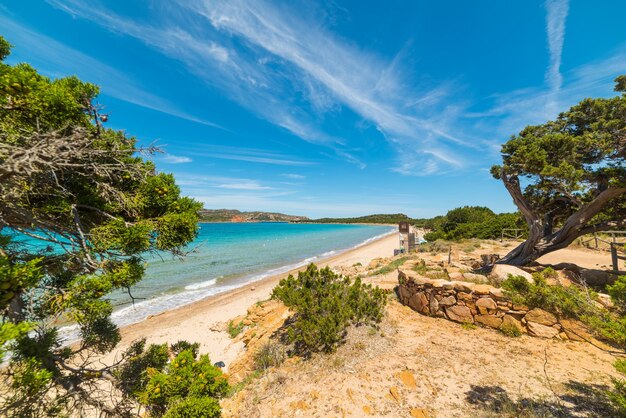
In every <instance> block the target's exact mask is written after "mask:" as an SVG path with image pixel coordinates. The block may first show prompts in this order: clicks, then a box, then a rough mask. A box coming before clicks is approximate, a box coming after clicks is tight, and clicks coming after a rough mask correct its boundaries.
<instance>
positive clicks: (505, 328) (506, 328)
mask: <svg viewBox="0 0 626 418" xmlns="http://www.w3.org/2000/svg"><path fill="white" fill-rule="evenodd" d="M498 329H499V330H500V332H501V333H503V334H504V335H506V336H507V337H520V336H521V335H522V330H520V329H519V328H518V327H517V326H516V325H514V324H510V323H506V324H502V325H500V328H498Z"/></svg>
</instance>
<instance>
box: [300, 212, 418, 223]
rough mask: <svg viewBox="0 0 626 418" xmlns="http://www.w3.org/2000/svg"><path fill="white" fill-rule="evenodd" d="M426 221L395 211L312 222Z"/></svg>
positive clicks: (314, 221)
mask: <svg viewBox="0 0 626 418" xmlns="http://www.w3.org/2000/svg"><path fill="white" fill-rule="evenodd" d="M424 221H425V220H424V219H413V218H410V217H408V216H407V215H405V214H404V213H394V214H378V215H367V216H359V217H356V218H321V219H314V220H311V221H310V222H313V223H321V224H398V223H400V222H408V223H410V224H412V225H416V224H422V223H423V222H424Z"/></svg>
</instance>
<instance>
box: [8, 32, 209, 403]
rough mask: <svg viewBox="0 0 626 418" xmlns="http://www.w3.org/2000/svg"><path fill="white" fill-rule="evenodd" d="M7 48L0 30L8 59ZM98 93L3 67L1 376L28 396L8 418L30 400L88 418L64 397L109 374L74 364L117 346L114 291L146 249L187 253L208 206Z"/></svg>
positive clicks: (133, 278) (84, 392)
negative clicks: (62, 335) (6, 356)
mask: <svg viewBox="0 0 626 418" xmlns="http://www.w3.org/2000/svg"><path fill="white" fill-rule="evenodd" d="M9 53H10V45H9V44H8V42H6V41H5V40H4V38H2V37H0V60H2V59H4V58H6V56H8V54H9ZM97 95H98V87H97V86H95V85H93V84H90V83H85V82H82V81H81V80H79V79H78V78H76V77H67V78H59V79H50V78H48V77H45V76H43V75H41V74H39V73H38V72H37V70H35V69H34V68H32V67H31V66H29V65H28V64H17V65H8V64H6V63H4V62H0V315H1V318H0V322H1V324H2V328H1V331H0V355H1V354H3V352H4V351H5V350H8V349H10V350H11V351H12V353H13V356H12V358H11V360H10V362H9V364H8V366H7V367H4V368H3V370H2V373H4V374H11V375H14V376H21V377H20V378H19V379H14V382H19V384H20V385H21V386H19V387H18V386H15V387H14V388H13V389H14V390H15V391H21V392H22V394H24V393H25V394H28V397H27V398H24V397H21V398H19V402H21V403H20V404H19V405H17V404H16V403H15V402H13V403H8V402H5V399H2V400H1V401H0V415H2V414H3V413H5V412H6V409H7V408H8V407H11V408H12V409H13V410H15V409H16V408H17V409H19V408H21V407H24V408H28V406H29V404H30V405H31V406H32V405H35V406H36V408H35V407H33V408H35V409H34V412H32V414H34V415H37V414H42V415H45V414H48V413H49V411H50V410H55V411H57V412H55V414H57V415H58V414H61V413H66V414H70V413H71V412H72V413H75V414H76V415H80V414H81V413H82V411H80V410H76V408H80V407H81V406H82V403H81V402H79V401H78V400H77V399H73V400H72V402H69V401H67V400H68V396H71V397H79V396H85V397H88V396H90V389H86V387H94V386H98V384H96V383H95V382H94V381H96V380H98V379H101V378H102V373H100V372H99V371H95V370H93V369H91V368H90V366H82V365H81V366H76V367H67V364H74V363H73V362H72V356H73V354H74V353H75V352H76V351H80V353H81V356H85V357H88V356H91V355H101V354H102V353H106V352H108V351H110V350H111V349H112V348H113V347H115V345H116V344H117V343H118V342H119V339H120V336H119V331H118V330H117V327H116V326H115V325H114V324H113V323H112V322H111V320H110V315H111V312H112V309H113V308H112V306H111V303H110V301H109V300H107V299H106V296H107V294H109V293H110V292H112V291H115V290H119V289H127V288H128V289H129V288H130V287H132V286H133V285H135V284H137V283H138V282H139V281H140V280H141V278H142V276H143V273H144V260H143V257H144V256H145V255H146V253H148V252H156V251H161V252H170V253H174V254H180V252H181V247H182V246H184V245H185V244H187V243H188V242H190V241H191V240H192V239H193V238H194V237H195V235H196V232H197V228H198V227H197V220H198V215H197V210H198V209H200V208H201V205H200V204H199V203H198V202H195V201H194V200H192V199H189V198H185V197H182V196H180V189H179V188H178V187H177V186H176V184H175V181H174V178H173V176H172V175H169V174H165V173H159V172H157V171H156V168H155V166H154V164H153V163H152V162H150V161H148V160H144V159H142V158H141V157H139V156H138V153H137V152H138V151H140V150H138V149H137V147H136V141H135V139H134V138H132V137H128V136H127V135H126V134H125V133H124V132H123V131H117V130H113V129H109V128H107V127H105V126H104V122H105V121H106V119H107V118H105V117H104V116H102V115H100V114H99V113H98V112H99V109H98V108H99V106H96V104H95V101H96V98H97ZM51 156H54V158H50V157H51ZM20 234H25V235H28V236H30V237H33V238H35V239H37V240H39V242H40V243H41V242H46V243H47V244H49V246H48V247H44V246H40V245H30V244H29V243H28V242H25V240H23V239H19V240H18V239H15V237H16V236H19V235H20ZM31 244H32V243H31ZM68 320H69V321H72V322H74V323H75V324H76V325H77V326H78V328H79V331H80V334H81V337H82V339H81V341H80V343H78V344H76V345H74V346H72V347H71V348H70V347H63V346H62V344H61V343H60V340H59V336H58V333H57V332H56V328H55V325H56V324H59V323H63V322H67V321H68ZM28 330H30V331H31V332H30V333H28V332H27V331H28ZM65 362H67V364H65V365H63V364H62V363H65ZM78 364H83V365H84V364H90V362H89V361H84V359H81V360H80V362H78ZM44 377H45V380H46V384H39V383H38V382H41V381H42V379H43V378H44ZM83 384H84V385H85V386H84V387H83V386H81V385H83ZM68 388H81V390H74V389H71V390H68ZM70 393H71V395H70ZM15 395H16V396H17V395H18V394H15ZM20 396H21V395H20ZM9 398H10V399H17V398H11V397H10V396H9ZM66 401H67V402H66ZM19 402H18V403H19ZM121 402H122V403H123V402H124V400H121ZM65 407H67V408H75V410H74V411H69V410H67V411H66V410H63V408H65ZM57 408H61V409H58V410H57Z"/></svg>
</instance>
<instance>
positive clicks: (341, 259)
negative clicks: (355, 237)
mask: <svg viewBox="0 0 626 418" xmlns="http://www.w3.org/2000/svg"><path fill="white" fill-rule="evenodd" d="M397 246H398V237H397V234H390V235H386V236H384V237H382V238H380V239H378V240H376V241H373V242H370V243H368V244H366V245H363V246H361V247H358V248H354V249H352V250H348V251H346V252H344V253H341V254H338V255H336V256H333V257H329V258H327V259H324V260H321V261H319V262H318V263H316V264H317V265H318V266H320V267H323V266H330V267H336V266H351V265H353V264H356V263H361V264H363V265H367V264H368V263H369V262H370V261H371V260H372V259H374V258H377V257H391V256H393V250H394V248H397ZM303 268H304V267H300V268H298V269H294V270H291V271H288V272H285V273H281V274H277V275H275V276H270V277H267V278H265V279H263V280H260V281H257V282H254V283H251V284H248V285H245V286H243V287H241V288H237V289H233V290H230V291H228V292H224V293H221V294H218V295H214V296H210V297H208V298H206V299H203V300H200V301H198V302H195V303H192V304H189V305H185V306H182V307H180V308H177V309H173V310H170V311H166V312H163V313H160V314H158V315H153V316H151V317H149V318H147V319H146V320H144V321H142V322H138V323H136V324H132V325H129V326H126V327H124V328H122V329H121V333H122V341H121V343H120V344H118V346H117V348H116V350H115V351H114V352H113V353H111V354H109V355H108V356H107V357H108V358H114V357H116V356H117V355H119V353H121V352H122V351H123V350H125V349H126V348H127V347H128V346H129V345H130V343H132V342H133V341H136V340H138V339H141V338H145V339H146V340H147V342H148V343H149V344H150V343H157V344H160V343H164V342H168V343H174V342H176V341H179V340H186V341H189V342H197V343H200V353H201V354H209V356H210V358H211V360H212V361H213V362H217V361H223V362H224V363H225V364H226V370H227V368H228V364H230V362H231V361H232V360H233V359H235V357H236V356H237V355H238V353H239V352H241V351H242V350H243V348H244V347H243V343H241V342H238V343H233V342H232V339H231V338H230V336H229V335H228V333H227V332H226V331H225V324H226V323H227V322H228V321H229V320H231V319H232V318H235V317H237V316H239V315H243V314H245V313H246V311H247V309H248V307H250V306H251V305H253V304H254V303H256V302H258V301H261V300H266V299H268V298H269V297H270V294H271V292H272V289H273V288H274V287H275V286H276V285H277V284H278V282H279V281H280V279H282V278H284V277H287V276H288V275H289V274H294V273H296V272H297V271H298V270H302V269H303Z"/></svg>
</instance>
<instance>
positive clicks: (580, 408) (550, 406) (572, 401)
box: [466, 381, 621, 418]
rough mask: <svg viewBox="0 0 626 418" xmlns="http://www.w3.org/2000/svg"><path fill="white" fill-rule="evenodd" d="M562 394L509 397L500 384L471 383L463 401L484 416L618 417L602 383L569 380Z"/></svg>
mask: <svg viewBox="0 0 626 418" xmlns="http://www.w3.org/2000/svg"><path fill="white" fill-rule="evenodd" d="M564 386H565V390H564V391H563V393H557V394H556V395H554V396H546V397H543V398H526V397H523V396H521V397H519V398H518V399H512V398H511V397H510V395H509V394H508V393H507V391H506V390H504V389H503V388H501V387H500V386H477V385H472V386H471V389H470V390H469V391H468V392H466V395H467V397H466V400H467V402H469V403H470V404H471V405H473V406H474V407H475V408H476V409H477V410H482V411H483V412H484V414H485V416H494V417H496V416H497V417H520V418H535V417H537V418H549V417H550V418H551V417H558V418H561V417H594V418H595V417H620V416H621V415H619V413H618V412H617V411H616V410H615V409H614V408H613V406H612V405H611V402H610V401H609V399H608V397H607V394H606V391H607V390H608V389H609V387H608V386H606V385H592V384H587V383H581V382H575V381H569V382H567V383H565V385H564Z"/></svg>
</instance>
